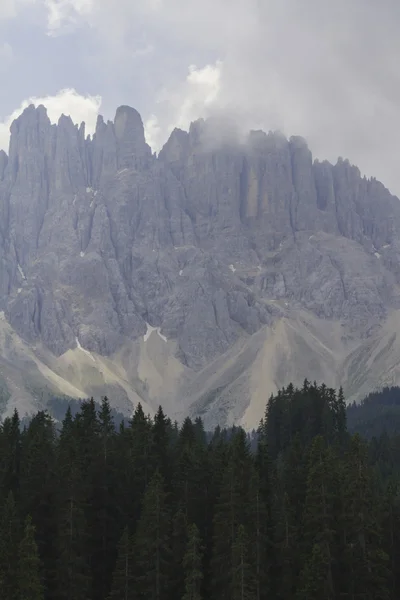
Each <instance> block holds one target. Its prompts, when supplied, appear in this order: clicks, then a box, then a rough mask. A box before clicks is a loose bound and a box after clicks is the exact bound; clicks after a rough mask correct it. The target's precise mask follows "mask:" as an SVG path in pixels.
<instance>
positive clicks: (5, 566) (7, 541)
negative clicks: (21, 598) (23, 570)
mask: <svg viewBox="0 0 400 600" xmlns="http://www.w3.org/2000/svg"><path fill="white" fill-rule="evenodd" d="M20 534H21V532H20V523H19V519H18V514H17V507H16V505H15V501H14V496H13V493H12V492H10V493H9V494H8V497H7V500H6V501H5V503H4V504H3V506H2V507H1V508H0V598H1V599H2V600H18V587H17V585H16V582H17V581H18V576H19V572H18V564H19V542H20Z"/></svg>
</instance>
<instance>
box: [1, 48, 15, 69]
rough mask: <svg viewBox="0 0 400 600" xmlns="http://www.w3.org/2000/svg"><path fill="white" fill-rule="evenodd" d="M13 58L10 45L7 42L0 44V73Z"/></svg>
mask: <svg viewBox="0 0 400 600" xmlns="http://www.w3.org/2000/svg"><path fill="white" fill-rule="evenodd" d="M13 58H14V52H13V49H12V46H11V45H10V44H9V43H8V42H4V43H3V44H0V73H1V72H2V71H5V70H6V69H7V68H8V67H9V65H10V63H11V61H12V60H13Z"/></svg>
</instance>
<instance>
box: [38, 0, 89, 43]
mask: <svg viewBox="0 0 400 600" xmlns="http://www.w3.org/2000/svg"><path fill="white" fill-rule="evenodd" d="M43 1H44V5H45V7H46V9H47V11H48V15H47V26H48V33H49V34H50V35H56V34H57V33H58V32H60V30H61V31H62V30H63V29H67V30H68V29H70V28H71V27H74V26H76V25H78V24H79V22H80V21H81V20H84V19H85V18H86V17H88V16H90V15H91V14H92V11H93V6H94V2H93V0H43Z"/></svg>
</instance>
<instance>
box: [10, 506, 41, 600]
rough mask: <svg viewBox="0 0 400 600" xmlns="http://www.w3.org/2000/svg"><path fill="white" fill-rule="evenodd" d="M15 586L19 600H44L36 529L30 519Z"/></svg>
mask: <svg viewBox="0 0 400 600" xmlns="http://www.w3.org/2000/svg"><path fill="white" fill-rule="evenodd" d="M15 585H16V587H17V588H18V590H19V600H43V599H44V588H43V585H42V581H41V576H40V559H39V554H38V547H37V544H36V541H35V527H34V526H33V524H32V519H31V518H30V517H27V519H26V521H25V531H24V537H23V538H22V540H21V543H20V546H19V576H18V580H17V581H16V582H15Z"/></svg>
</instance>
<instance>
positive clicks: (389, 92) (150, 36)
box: [0, 0, 400, 195]
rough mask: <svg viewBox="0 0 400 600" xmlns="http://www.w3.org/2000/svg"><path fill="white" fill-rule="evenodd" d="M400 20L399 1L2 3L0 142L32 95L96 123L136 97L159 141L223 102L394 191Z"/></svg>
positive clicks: (399, 187)
mask: <svg viewBox="0 0 400 600" xmlns="http://www.w3.org/2000/svg"><path fill="white" fill-rule="evenodd" d="M399 26H400V2H399V1H398V0H380V2H377V1H376V0H334V1H332V0H330V1H329V2H327V1H326V0H302V2H299V0H0V77H1V80H0V147H3V148H6V147H7V146H8V135H9V134H8V130H9V124H10V119H12V118H14V117H15V116H17V115H18V114H19V113H20V112H21V110H22V108H23V107H24V106H26V105H27V104H29V103H31V102H34V103H43V104H45V105H46V106H47V108H48V112H49V116H50V118H51V119H52V120H53V121H54V120H57V118H58V116H59V115H60V114H61V113H62V112H64V113H65V114H70V115H71V116H72V118H73V120H74V121H76V122H80V121H81V120H85V121H86V122H87V124H88V128H89V132H90V131H91V130H92V128H93V126H94V124H95V121H96V116H97V114H98V112H100V113H101V114H103V115H104V116H105V117H106V118H110V119H112V118H113V116H114V114H115V109H116V107H117V106H118V105H120V104H129V105H131V106H134V107H135V108H137V109H138V110H139V112H140V113H141V115H142V118H143V121H144V123H145V127H146V136H147V139H148V142H149V143H150V145H152V147H153V149H155V150H158V149H159V148H160V146H161V145H162V143H163V142H164V141H165V140H166V138H167V136H168V134H169V132H170V131H171V130H172V128H173V127H174V126H178V127H182V128H187V127H188V125H189V123H190V121H192V120H194V119H196V118H198V117H200V116H207V115H209V114H213V113H214V112H219V111H223V112H224V113H225V114H229V115H230V116H234V117H235V119H236V121H237V122H238V123H240V125H241V127H244V128H263V129H265V130H269V129H280V130H281V131H283V132H284V133H285V134H286V135H288V136H290V135H303V136H304V137H306V138H307V140H308V142H309V145H310V147H311V149H312V151H313V153H314V156H316V157H318V158H321V159H323V158H328V159H329V160H331V161H334V162H335V161H336V159H337V158H338V156H343V157H347V158H349V159H350V160H351V162H353V163H355V164H357V165H358V166H359V167H360V169H361V171H362V172H363V173H365V174H366V175H368V176H370V175H374V176H376V177H377V178H379V179H381V180H382V181H383V182H384V183H385V185H387V186H388V187H389V188H390V189H391V190H392V191H393V192H394V193H397V194H398V195H400V164H399V163H400V156H399V155H400V152H399V141H398V139H397V135H398V130H399V125H400V64H399V60H400V35H399V33H398V32H399Z"/></svg>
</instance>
